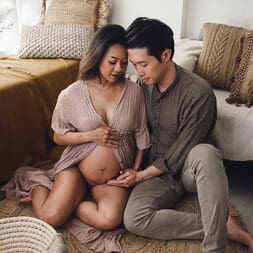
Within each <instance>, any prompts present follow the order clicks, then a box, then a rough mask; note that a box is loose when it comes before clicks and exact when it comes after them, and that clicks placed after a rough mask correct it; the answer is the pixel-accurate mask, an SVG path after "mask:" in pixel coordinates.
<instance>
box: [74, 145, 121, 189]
mask: <svg viewBox="0 0 253 253" xmlns="http://www.w3.org/2000/svg"><path fill="white" fill-rule="evenodd" d="M79 169H80V171H81V173H82V175H83V176H84V178H85V179H86V181H87V182H88V183H90V184H92V185H97V184H105V183H107V181H109V180H111V179H113V178H116V177H117V176H118V175H119V173H120V170H121V166H120V163H119V161H118V160H117V158H116V156H115V154H114V151H113V149H112V148H109V147H105V146H97V147H96V148H95V149H94V150H93V151H92V152H91V153H90V154H89V156H88V157H86V158H85V159H84V160H83V161H82V162H81V163H79Z"/></svg>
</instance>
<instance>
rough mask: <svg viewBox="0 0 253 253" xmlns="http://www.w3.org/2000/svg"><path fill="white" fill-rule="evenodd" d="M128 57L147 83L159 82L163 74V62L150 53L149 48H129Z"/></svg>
mask: <svg viewBox="0 0 253 253" xmlns="http://www.w3.org/2000/svg"><path fill="white" fill-rule="evenodd" d="M127 51H128V57H129V60H130V62H131V63H132V64H133V65H134V67H135V69H136V72H137V74H138V76H139V77H140V78H141V80H142V81H143V82H144V83H145V84H148V85H149V84H159V82H160V80H161V79H162V76H163V74H162V73H163V69H164V68H163V63H161V62H159V61H158V60H157V59H156V58H155V57H154V56H151V55H149V54H148V50H147V48H131V49H128V50H127Z"/></svg>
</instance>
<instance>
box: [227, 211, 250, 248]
mask: <svg viewBox="0 0 253 253" xmlns="http://www.w3.org/2000/svg"><path fill="white" fill-rule="evenodd" d="M227 231H228V239H229V240H233V241H237V242H240V243H243V244H246V245H248V246H249V252H250V253H253V235H252V234H250V233H248V232H247V231H246V230H244V229H242V228H241V227H240V226H239V225H238V224H237V223H236V222H235V221H234V219H233V218H232V216H230V215H229V217H228V221H227Z"/></svg>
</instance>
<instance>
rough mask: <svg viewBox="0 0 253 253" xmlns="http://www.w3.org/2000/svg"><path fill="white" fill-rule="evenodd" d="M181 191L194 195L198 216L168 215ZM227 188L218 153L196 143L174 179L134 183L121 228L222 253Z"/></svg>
mask: <svg viewBox="0 0 253 253" xmlns="http://www.w3.org/2000/svg"><path fill="white" fill-rule="evenodd" d="M185 190H186V191H188V192H197V194H198V199H199V203H200V209H201V214H193V213H187V212H181V211H176V210H173V209H172V208H173V205H174V204H175V203H176V202H177V201H178V200H179V199H180V197H181V196H182V194H183V193H184V192H185ZM227 204H228V183H227V178H226V174H225V169H224V166H223V161H222V156H221V154H220V151H219V150H218V149H216V148H215V147H214V146H212V145H209V144H199V145H197V146H195V147H194V148H193V149H192V150H191V151H190V153H189V155H188V157H187V159H186V161H185V164H184V167H183V170H182V173H181V178H180V180H179V181H178V182H177V183H175V182H174V180H173V179H172V177H171V175H169V174H168V173H167V174H163V175H161V176H158V177H154V178H151V179H148V180H145V181H142V182H140V183H139V184H137V185H136V186H135V187H134V189H133V191H132V193H131V195H130V198H129V200H128V203H127V206H126V209H125V214H124V224H125V227H126V228H127V229H128V230H129V231H130V232H132V233H135V234H138V235H141V236H145V237H151V238H155V239H164V240H169V239H203V243H202V245H203V252H205V253H210V252H212V253H225V252H227V251H226V245H227V229H226V222H227V215H228V206H227Z"/></svg>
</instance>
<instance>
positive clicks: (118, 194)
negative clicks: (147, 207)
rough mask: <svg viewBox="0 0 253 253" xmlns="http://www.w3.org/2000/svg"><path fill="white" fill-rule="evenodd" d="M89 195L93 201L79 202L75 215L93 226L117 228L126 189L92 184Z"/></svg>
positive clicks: (120, 218)
mask: <svg viewBox="0 0 253 253" xmlns="http://www.w3.org/2000/svg"><path fill="white" fill-rule="evenodd" d="M91 195H92V197H93V199H94V202H93V201H83V202H81V203H80V204H79V205H78V207H77V209H76V212H75V214H76V216H77V217H78V218H79V219H80V220H82V221H84V222H85V223H86V224H88V225H91V226H93V227H95V228H99V229H102V230H112V229H115V228H117V227H118V226H119V225H120V224H121V222H122V218H123V213H124V209H125V206H126V202H127V199H128V195H129V193H128V190H127V189H125V188H123V187H116V186H110V185H105V184H104V185H97V186H94V187H93V188H92V189H91Z"/></svg>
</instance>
